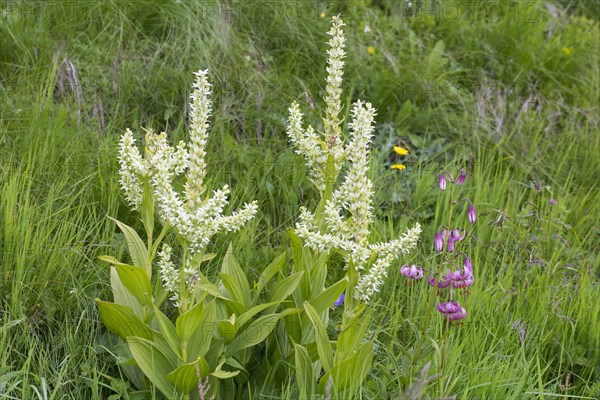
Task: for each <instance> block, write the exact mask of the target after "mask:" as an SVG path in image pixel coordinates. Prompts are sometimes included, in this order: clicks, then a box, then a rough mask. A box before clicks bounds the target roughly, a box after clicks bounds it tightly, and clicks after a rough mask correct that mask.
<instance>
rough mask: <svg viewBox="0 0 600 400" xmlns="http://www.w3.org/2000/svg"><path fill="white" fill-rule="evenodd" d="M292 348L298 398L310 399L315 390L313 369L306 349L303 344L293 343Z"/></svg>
mask: <svg viewBox="0 0 600 400" xmlns="http://www.w3.org/2000/svg"><path fill="white" fill-rule="evenodd" d="M294 350H295V351H294V362H295V367H296V383H297V384H298V390H299V391H300V398H301V399H312V398H313V397H314V392H315V370H314V368H313V365H312V362H311V361H310V357H309V356H308V351H306V349H305V348H304V347H303V346H301V345H299V344H297V343H294Z"/></svg>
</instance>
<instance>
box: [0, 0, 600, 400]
mask: <svg viewBox="0 0 600 400" xmlns="http://www.w3.org/2000/svg"><path fill="white" fill-rule="evenodd" d="M413 3H414V4H413V6H412V7H411V8H407V5H406V3H405V2H401V1H400V0H397V1H393V0H391V1H383V0H382V1H375V0H373V1H367V0H364V1H359V0H353V1H341V0H340V1H333V2H311V1H296V2H294V1H292V2H283V1H269V2H256V1H251V2H241V1H228V2H221V3H216V2H209V1H198V2H196V1H156V0H140V1H116V0H110V1H104V2H99V1H90V2H82V1H68V2H58V1H46V2H36V1H24V2H21V1H18V2H13V1H9V2H6V1H2V2H0V11H1V20H0V41H1V42H0V105H1V107H0V187H1V192H0V193H1V195H0V218H3V223H2V225H1V226H0V246H1V252H0V274H1V275H0V348H1V349H2V351H1V352H0V396H2V397H3V398H14V399H20V398H27V399H30V398H43V399H46V398H54V399H61V398H68V399H71V398H73V399H81V398H85V399H88V398H89V399H103V398H108V397H109V396H113V397H112V398H113V399H118V398H126V394H125V391H126V387H127V385H128V383H127V382H126V381H123V380H122V379H121V377H120V372H119V370H118V368H116V367H115V366H114V362H113V359H112V357H111V355H110V354H109V352H108V351H107V350H106V347H105V345H106V344H107V343H110V341H111V337H110V336H109V335H108V334H107V333H106V331H105V330H104V328H103V326H102V324H101V323H100V321H99V318H98V314H97V311H96V308H95V305H94V298H96V297H102V298H109V296H110V294H109V293H110V292H109V286H108V268H107V266H106V265H104V264H102V263H100V262H99V261H98V260H97V256H99V255H101V254H112V255H115V256H121V255H122V254H123V251H124V239H123V237H122V236H121V235H120V234H119V233H118V232H117V231H116V229H115V226H114V225H113V224H112V223H111V222H110V221H108V220H107V219H106V218H105V217H106V215H110V216H115V217H117V218H119V219H121V220H123V221H125V222H126V223H128V224H130V225H133V226H137V227H140V226H141V224H140V223H139V222H138V220H137V218H138V217H137V215H136V214H134V213H130V212H129V211H128V209H127V207H126V205H125V202H124V199H123V198H122V196H121V194H120V193H119V188H118V176H117V163H116V146H117V143H118V139H119V135H120V134H121V133H122V132H123V131H124V129H125V128H127V127H131V128H133V129H134V131H135V132H136V134H137V135H138V138H139V139H140V140H141V138H142V137H143V131H142V129H141V127H148V128H154V129H155V130H157V131H160V130H166V131H167V132H168V134H169V137H170V139H171V140H172V141H173V142H175V141H177V140H180V139H185V138H186V124H187V120H186V114H187V99H188V95H189V91H190V87H191V83H192V79H193V75H192V72H193V71H195V70H198V69H200V68H202V69H204V68H209V69H210V71H211V78H210V79H211V81H212V83H213V84H214V101H215V111H214V116H213V118H212V125H211V131H210V140H209V148H210V151H209V153H208V162H209V166H212V168H211V170H210V172H211V174H210V176H211V178H210V179H211V182H210V184H211V185H212V187H213V188H216V187H218V186H220V185H221V184H223V183H227V184H229V185H230V187H232V202H231V203H232V204H233V205H234V206H237V205H239V204H241V203H242V202H244V201H249V200H251V199H258V201H259V204H260V218H259V219H257V220H256V221H255V222H253V223H252V224H250V225H249V226H248V227H247V228H246V229H245V230H244V231H242V232H241V233H239V234H230V235H228V236H221V237H218V238H217V239H216V240H215V242H214V248H215V249H223V246H225V245H226V243H227V242H228V241H231V240H233V242H234V247H235V248H236V249H237V250H236V253H237V254H236V256H237V258H238V259H240V260H244V261H243V264H244V266H245V267H246V268H247V270H248V273H249V274H250V275H252V274H253V273H254V272H255V271H256V270H257V269H259V268H262V266H264V265H266V263H267V262H268V260H269V259H271V258H272V257H273V256H274V255H275V254H277V252H278V251H280V250H281V248H282V246H283V245H284V243H285V235H284V232H285V229H287V228H288V227H290V226H292V225H293V224H294V222H295V220H296V217H297V215H298V207H299V206H300V205H302V204H314V203H315V201H316V196H317V193H316V192H315V190H314V189H313V188H312V187H311V186H310V185H309V184H308V182H307V181H306V179H304V178H305V176H306V169H305V167H304V166H303V165H302V160H301V159H299V157H297V156H296V155H295V154H294V153H293V151H292V150H291V147H290V146H289V145H288V143H287V140H286V137H285V119H286V117H287V107H288V106H289V104H290V103H291V102H292V101H293V100H298V101H300V103H301V106H302V108H303V110H304V111H306V113H307V115H306V119H307V120H308V121H311V122H313V123H315V124H318V122H319V118H320V115H321V114H320V110H321V107H322V97H323V95H324V79H325V62H326V59H325V49H326V45H325V42H326V40H327V36H326V35H325V32H326V31H327V30H328V23H329V22H328V21H329V17H330V16H331V15H332V14H334V13H340V14H341V16H342V17H343V19H344V20H345V22H346V24H347V27H346V32H347V38H348V49H347V52H348V57H347V68H346V72H345V83H344V89H345V92H344V101H347V104H348V105H349V104H350V103H351V102H352V101H354V100H356V99H357V98H361V99H365V100H369V101H371V102H372V103H373V105H374V106H375V107H376V108H377V109H378V116H377V130H376V137H375V141H374V152H373V163H372V168H371V173H372V178H373V179H374V181H375V184H376V190H377V194H376V202H375V205H376V213H377V217H378V219H377V222H376V223H375V224H374V229H373V236H374V238H382V239H387V238H390V237H393V236H396V235H398V234H399V233H400V232H402V231H403V229H404V227H405V226H406V225H407V224H409V223H411V224H412V222H414V221H419V222H420V223H421V224H422V225H423V228H424V233H423V240H422V242H421V245H420V246H419V250H418V251H417V252H416V253H415V254H414V255H412V256H411V257H410V259H408V260H405V262H406V263H417V264H419V265H422V266H424V267H426V268H430V269H431V268H435V257H434V256H433V254H432V248H433V245H432V238H433V233H434V232H435V231H436V230H437V228H438V226H440V224H448V223H449V222H448V218H449V217H450V206H449V205H450V201H451V199H450V196H451V193H450V192H449V191H448V192H447V193H444V194H440V193H439V190H438V189H437V187H436V176H437V174H438V173H439V171H440V170H442V169H449V170H456V169H457V168H459V167H463V166H464V167H465V168H466V169H467V170H468V172H469V177H468V179H467V183H466V184H465V185H464V186H462V187H461V188H460V189H461V190H460V193H456V194H455V195H454V196H455V197H454V200H456V199H457V198H459V197H469V198H470V199H472V201H473V202H474V203H475V206H476V207H477V210H478V213H479V218H478V221H477V224H476V225H475V227H474V228H473V229H472V233H473V238H472V239H471V240H470V241H469V243H467V244H465V245H463V250H465V251H466V252H467V253H468V254H469V255H470V256H471V259H472V260H473V263H474V269H475V275H476V281H475V284H474V286H473V287H472V290H471V294H470V295H469V296H468V298H467V299H466V300H465V307H466V308H467V310H468V312H469V317H468V318H467V319H466V320H465V323H464V325H463V326H461V327H453V328H452V329H450V330H447V329H445V328H444V324H443V321H441V318H439V316H438V315H435V314H434V315H432V321H433V322H432V323H431V324H427V325H426V324H424V320H426V319H427V318H428V314H429V313H430V311H429V310H431V304H430V303H429V301H430V294H431V291H430V289H429V288H428V287H427V286H426V284H425V283H424V282H418V284H417V285H415V286H414V287H410V286H405V284H404V279H403V278H402V276H401V275H400V273H399V267H398V265H395V266H393V268H392V271H390V279H389V280H388V282H387V283H386V284H385V287H384V289H383V291H382V294H381V296H380V297H379V301H378V302H377V303H374V304H373V307H375V308H376V321H377V323H378V324H377V329H375V330H374V332H373V333H374V334H376V335H377V346H376V355H375V358H374V365H373V369H372V372H371V374H370V377H369V379H368V381H367V383H366V385H365V387H364V390H363V394H364V397H365V398H410V397H411V396H413V397H415V398H419V397H421V396H423V397H430V398H440V397H451V396H456V397H457V398H503V399H504V398H545V397H565V398H567V397H570V398H578V396H579V398H594V397H596V398H597V397H599V396H600V365H599V361H598V360H600V334H599V333H598V326H599V325H600V303H599V302H598V299H599V296H600V288H599V286H598V284H599V279H598V278H599V272H600V271H599V258H598V250H599V249H598V243H599V239H600V238H599V236H600V221H599V215H600V213H599V211H600V210H599V206H598V204H599V203H600V201H599V196H598V186H597V184H598V173H599V170H600V161H599V156H598V155H599V154H600V134H599V133H600V129H599V122H600V113H599V110H598V104H599V102H600V96H599V90H600V89H599V88H600V78H599V76H600V73H599V66H598V60H599V59H600V58H599V57H600V49H599V46H600V39H599V38H600V31H599V18H600V12H599V10H598V5H597V3H595V2H594V1H585V0H580V1H567V0H563V1H549V2H545V1H526V2H518V1H508V0H502V1H498V2H496V1H494V2H491V3H490V2H451V1H445V2H432V1H420V2H419V1H413ZM321 15H324V17H322V16H321ZM369 47H372V49H371V51H370V52H369V51H368V48H369ZM373 50H374V51H373ZM372 53H373V54H372ZM74 71H76V72H74ZM347 111H348V107H346V108H345V112H347ZM396 144H400V145H403V146H405V147H408V148H409V149H410V155H409V156H408V157H405V158H403V159H402V160H401V161H402V162H403V163H405V164H406V165H407V169H406V170H404V171H401V172H398V171H392V170H390V168H389V167H390V165H391V164H392V163H394V162H398V161H400V159H399V158H398V157H397V156H394V155H392V152H391V148H392V146H393V145H396ZM551 198H554V199H557V204H556V205H554V206H551V205H550V203H549V200H550V199H551ZM463 206H464V203H461V204H459V205H457V206H456V207H455V209H454V212H453V214H452V215H453V219H452V221H451V222H450V224H451V225H452V226H455V225H456V226H464V225H466V207H463ZM463 208H465V209H464V210H463ZM215 262H218V260H216V261H215ZM436 314H437V312H436ZM332 315H333V319H334V321H333V322H334V325H332V329H335V318H336V314H335V313H333V314H332ZM337 317H338V318H339V316H337ZM515 321H521V323H522V325H519V326H521V327H523V329H524V332H525V333H524V336H522V337H520V335H519V329H518V328H516V325H515ZM426 326H427V329H424V327H426ZM427 365H429V368H428V370H427V371H423V369H424V368H425V367H426V366H427ZM434 374H437V376H436V377H435V378H434V379H428V378H427V377H430V376H433V375H434ZM423 379H425V382H423ZM420 383H423V385H422V387H421V388H420ZM420 390H422V391H420ZM284 392H286V389H284ZM286 393H289V390H288V391H287V392H286ZM264 395H265V396H275V397H277V396H279V393H272V394H264ZM257 397H260V396H258V395H257Z"/></svg>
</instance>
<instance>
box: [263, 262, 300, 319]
mask: <svg viewBox="0 0 600 400" xmlns="http://www.w3.org/2000/svg"><path fill="white" fill-rule="evenodd" d="M303 275H304V272H297V273H295V274H292V275H290V276H288V277H287V278H285V279H282V280H280V281H279V282H277V284H276V285H275V286H274V287H273V289H272V290H270V291H269V301H272V302H274V301H283V300H285V299H286V298H287V297H288V296H289V295H291V294H292V293H293V292H294V290H296V288H297V287H298V285H299V284H300V280H301V279H302V276H303ZM276 307H277V306H272V307H270V308H269V310H268V311H267V312H268V313H272V312H274V311H275V308H276Z"/></svg>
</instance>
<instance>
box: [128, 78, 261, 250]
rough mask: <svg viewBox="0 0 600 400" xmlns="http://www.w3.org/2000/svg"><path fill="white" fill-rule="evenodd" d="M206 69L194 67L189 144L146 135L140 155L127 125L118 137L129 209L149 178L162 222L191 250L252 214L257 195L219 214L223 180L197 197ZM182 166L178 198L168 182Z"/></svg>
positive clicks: (207, 109)
mask: <svg viewBox="0 0 600 400" xmlns="http://www.w3.org/2000/svg"><path fill="white" fill-rule="evenodd" d="M207 75H208V72H207V71H199V72H197V73H196V81H195V83H194V90H193V93H192V94H191V96H190V97H191V100H192V101H191V105H190V108H191V112H190V120H191V122H190V144H189V150H188V149H187V148H186V145H185V143H183V142H180V143H179V145H178V146H177V148H172V147H171V146H169V144H168V142H167V135H166V134H165V133H161V134H160V135H154V134H152V132H149V133H148V134H147V135H146V142H147V145H146V151H145V158H144V159H142V157H141V156H140V154H139V152H138V150H137V148H136V147H135V143H134V141H133V135H132V133H131V131H130V130H127V131H126V132H125V134H124V135H123V137H122V138H121V151H120V155H119V160H120V162H121V186H122V187H123V190H124V192H125V195H126V197H127V200H128V201H129V203H130V204H131V206H132V207H133V208H134V209H139V206H140V204H141V199H142V193H143V182H144V181H148V180H149V182H151V184H152V188H153V191H154V196H155V198H156V204H157V206H158V210H159V215H160V217H161V219H162V220H163V222H165V223H169V224H170V225H171V226H172V227H174V228H175V229H176V230H177V232H178V233H179V234H181V235H182V236H183V237H184V238H185V239H186V240H187V242H188V243H189V246H190V250H191V252H192V254H193V253H197V252H199V251H201V250H202V249H203V248H204V247H205V246H206V245H207V244H208V243H209V240H210V238H211V237H212V236H213V235H214V234H216V233H218V232H230V231H236V230H239V229H241V228H242V226H243V225H244V224H245V223H246V222H248V221H249V220H251V219H252V218H254V215H255V214H256V211H257V209H258V207H257V204H256V201H254V202H252V203H249V204H245V205H244V207H243V208H242V209H241V210H239V211H236V212H234V213H232V214H231V215H228V216H225V215H223V210H224V208H225V206H226V205H227V203H228V201H227V195H228V194H229V188H228V187H227V186H224V187H223V188H222V189H220V190H216V191H214V192H213V196H212V197H208V198H202V197H201V195H202V193H203V191H204V189H205V188H204V185H203V183H204V177H205V175H206V162H205V156H206V150H205V147H206V139H207V129H208V118H209V117H210V113H211V101H210V94H211V90H210V83H209V82H208V79H207ZM184 172H186V178H187V181H186V184H185V197H184V198H183V199H182V198H181V197H180V195H179V193H177V191H176V190H175V189H174V188H173V185H172V180H173V178H174V177H175V176H176V175H180V174H183V173H184Z"/></svg>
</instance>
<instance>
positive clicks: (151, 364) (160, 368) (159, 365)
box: [127, 336, 177, 399]
mask: <svg viewBox="0 0 600 400" xmlns="http://www.w3.org/2000/svg"><path fill="white" fill-rule="evenodd" d="M127 343H128V344H129V350H130V351H131V354H132V355H133V358H134V359H135V361H136V363H137V365H138V367H139V368H140V369H141V370H142V372H143V373H144V375H146V377H147V378H148V379H149V380H150V381H151V382H152V383H153V384H154V385H155V386H156V387H157V388H158V390H160V391H161V392H162V393H163V394H164V395H165V396H167V398H169V399H170V398H175V397H176V393H177V390H176V388H175V386H174V385H173V384H172V383H171V382H169V380H168V379H167V376H168V375H169V374H170V373H171V372H173V370H174V369H175V366H174V365H173V364H172V363H171V362H170V360H169V358H168V357H167V356H166V355H165V354H163V352H162V351H161V350H160V348H158V347H157V346H156V345H155V344H154V343H153V342H151V341H150V340H146V339H143V338H140V337H136V336H131V337H129V338H127Z"/></svg>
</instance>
